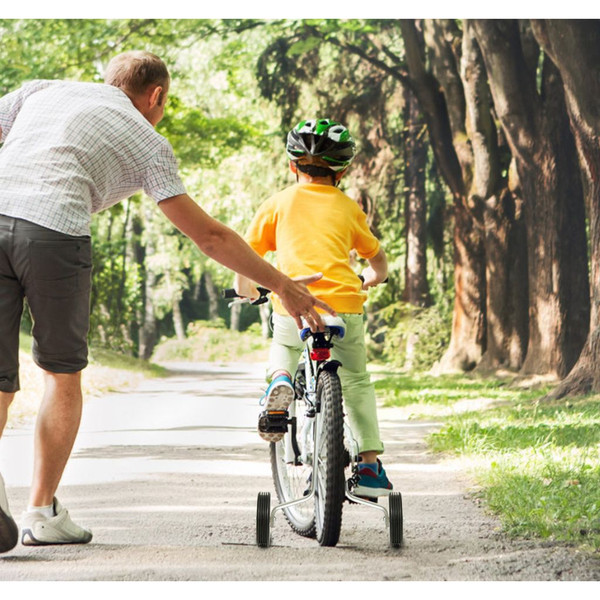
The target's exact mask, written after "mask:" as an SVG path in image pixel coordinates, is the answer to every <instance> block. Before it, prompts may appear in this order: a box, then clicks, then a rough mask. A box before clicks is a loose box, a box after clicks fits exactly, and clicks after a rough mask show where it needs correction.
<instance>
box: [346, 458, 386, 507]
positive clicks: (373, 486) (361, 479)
mask: <svg viewBox="0 0 600 600" xmlns="http://www.w3.org/2000/svg"><path fill="white" fill-rule="evenodd" d="M377 470H378V472H377V473H375V471H373V469H372V468H370V467H367V466H364V467H360V466H359V467H358V483H357V484H356V486H355V487H354V489H353V490H352V493H353V494H354V495H355V496H360V497H365V498H378V497H379V496H388V495H389V494H390V492H392V491H393V490H394V486H393V485H392V484H391V483H390V481H389V479H388V478H387V475H386V474H385V469H384V468H383V465H382V464H381V461H380V460H379V459H377Z"/></svg>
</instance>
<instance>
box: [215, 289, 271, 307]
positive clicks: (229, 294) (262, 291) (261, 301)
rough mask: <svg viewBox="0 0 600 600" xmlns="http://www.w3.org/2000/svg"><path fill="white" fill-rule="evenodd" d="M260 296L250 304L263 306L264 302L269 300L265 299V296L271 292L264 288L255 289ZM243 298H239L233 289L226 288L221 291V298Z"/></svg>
mask: <svg viewBox="0 0 600 600" xmlns="http://www.w3.org/2000/svg"><path fill="white" fill-rule="evenodd" d="M256 289H257V290H258V292H259V294H260V296H259V297H258V298H257V299H256V300H255V301H254V302H252V303H251V304H254V305H256V304H264V303H265V302H268V301H269V299H268V298H267V295H268V294H270V293H271V290H268V289H267V288H264V287H257V288H256ZM242 297H243V296H240V295H239V294H238V293H237V292H236V291H235V288H227V289H225V290H223V298H242Z"/></svg>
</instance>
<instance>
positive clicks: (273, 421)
mask: <svg viewBox="0 0 600 600" xmlns="http://www.w3.org/2000/svg"><path fill="white" fill-rule="evenodd" d="M293 399H294V386H293V385H292V380H291V379H290V378H289V377H288V376H287V375H279V376H278V377H275V379H273V381H271V385H269V387H268V388H267V391H266V392H265V395H264V396H263V397H262V398H261V399H260V404H261V405H264V406H265V410H264V411H263V412H262V413H261V414H260V416H259V418H258V434H259V435H260V437H261V438H262V439H263V440H265V441H267V442H278V441H280V440H281V438H283V436H284V434H285V432H286V431H287V416H288V415H287V409H288V407H289V405H290V404H291V403H292V400H293Z"/></svg>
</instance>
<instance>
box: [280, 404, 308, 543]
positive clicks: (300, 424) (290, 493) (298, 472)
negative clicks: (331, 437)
mask: <svg viewBox="0 0 600 600" xmlns="http://www.w3.org/2000/svg"><path fill="white" fill-rule="evenodd" d="M288 412H289V415H290V419H291V421H292V425H289V426H288V431H287V433H286V434H285V435H284V436H283V439H282V440H281V441H279V442H274V443H271V448H270V450H271V472H272V475H273V483H274V484H275V492H276V493H277V498H278V499H279V502H280V503H281V504H283V503H284V502H290V501H291V500H297V499H299V498H302V497H303V496H304V495H306V494H307V493H308V491H309V490H310V485H311V479H310V478H311V475H312V468H313V467H312V463H313V453H314V451H313V437H314V436H313V428H312V421H310V420H309V419H308V418H307V417H306V409H305V404H304V401H303V400H301V399H296V400H294V402H292V404H291V405H290V406H289V408H288ZM298 451H299V452H300V456H297V453H298ZM283 513H284V515H285V517H286V519H287V521H288V523H289V524H290V526H291V528H292V529H293V530H294V531H295V532H296V533H298V534H299V535H302V536H304V537H314V536H315V511H314V504H313V503H312V502H311V501H307V502H302V503H300V504H296V505H294V506H289V507H287V508H284V509H283Z"/></svg>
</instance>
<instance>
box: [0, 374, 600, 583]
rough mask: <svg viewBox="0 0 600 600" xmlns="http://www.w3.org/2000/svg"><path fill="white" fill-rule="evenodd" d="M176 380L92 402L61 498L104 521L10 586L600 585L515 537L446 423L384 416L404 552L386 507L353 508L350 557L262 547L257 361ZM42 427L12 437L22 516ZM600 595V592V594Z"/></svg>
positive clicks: (16, 506)
mask: <svg viewBox="0 0 600 600" xmlns="http://www.w3.org/2000/svg"><path fill="white" fill-rule="evenodd" d="M174 369H175V370H174V371H173V373H172V375H171V376H170V377H168V378H165V379H154V380H149V381H145V382H144V383H143V384H142V385H141V386H140V387H139V388H138V389H137V390H135V391H131V392H127V393H121V394H112V395H109V396H106V397H103V398H95V399H92V400H90V401H89V402H87V403H86V405H85V408H84V417H83V423H82V427H81V430H80V434H79V437H78V440H77V444H76V448H75V450H74V453H73V456H72V459H71V461H70V462H69V465H68V467H67V471H66V473H65V476H64V479H63V482H62V485H61V488H60V489H59V494H58V496H59V498H60V499H61V501H62V502H63V504H65V505H66V506H67V507H68V508H69V510H70V512H71V514H72V516H73V517H74V519H75V520H77V521H79V522H81V523H82V524H85V525H87V526H89V527H90V528H91V529H92V530H93V532H94V540H93V542H92V543H91V544H89V545H87V546H64V547H61V546H48V547H42V548H26V547H23V546H21V545H19V546H17V547H16V548H15V549H14V550H12V551H11V552H9V553H6V554H2V555H0V581H16V580H30V581H34V580H58V581H66V580H77V581H86V580H87V581H97V580H117V581H122V580H130V581H151V580H177V581H185V580H188V581H230V582H232V581H240V580H241V581H256V582H260V581H268V580H271V581H281V580H332V581H367V580H375V581H445V580H446V581H448V580H450V581H489V580H495V581H497V580H518V581H528V580H534V581H558V580H580V581H583V580H586V581H591V582H597V581H599V580H600V563H599V562H598V561H594V560H591V559H590V558H587V557H585V556H584V555H580V554H578V553H576V552H574V551H573V550H571V549H568V548H564V547H562V546H560V545H557V544H553V543H549V542H548V543H543V544H536V543H533V542H527V541H519V542H514V541H509V540H507V539H506V538H505V537H504V536H503V535H501V534H500V533H499V529H498V523H497V521H496V520H494V519H493V518H491V517H489V516H487V515H486V514H485V513H484V512H483V511H482V510H481V509H480V508H478V507H477V506H476V504H475V503H474V502H472V500H471V499H470V498H469V496H468V495H467V489H468V487H469V485H470V482H469V480H468V478H467V477H466V475H465V474H464V473H462V472H461V471H460V470H459V468H458V466H457V465H456V464H455V463H452V462H444V461H441V460H439V459H436V458H435V457H433V456H432V455H431V454H430V453H429V452H428V451H427V449H426V446H425V444H424V435H425V434H426V433H427V432H429V431H432V430H434V429H435V428H436V427H437V424H436V423H432V422H420V421H405V420H402V418H401V417H400V413H399V412H398V411H397V410H394V409H382V410H381V412H380V422H381V428H382V435H383V438H384V441H385V443H386V454H385V457H384V458H385V465H386V469H387V471H388V473H389V476H390V479H391V480H392V481H393V482H394V483H395V485H396V488H397V489H398V490H399V491H401V492H402V494H403V501H404V518H405V540H406V544H405V546H404V547H403V548H402V549H400V550H394V549H392V548H390V547H389V543H388V533H387V530H386V529H385V527H384V522H383V519H382V517H381V513H380V512H379V511H376V510H370V509H368V508H364V507H360V506H356V505H352V506H349V505H345V509H344V520H343V526H342V535H341V538H340V542H339V544H338V546H337V547H336V548H321V547H319V546H318V544H317V543H316V542H315V541H314V540H310V539H304V538H301V537H299V536H297V535H295V534H293V533H292V531H291V530H290V529H289V527H288V525H287V523H286V522H285V519H284V517H283V516H282V515H281V513H279V514H278V516H277V518H276V522H275V526H274V529H273V546H272V547H271V548H269V549H259V548H257V547H256V545H255V512H256V496H257V494H258V492H260V491H271V492H272V493H273V497H274V492H273V488H272V483H271V479H270V469H269V465H268V448H267V446H266V444H264V443H263V442H262V441H261V440H260V438H259V437H258V435H257V434H256V433H255V423H256V414H257V402H256V398H257V397H258V396H259V394H260V393H261V390H262V388H263V383H262V367H261V366H257V365H223V366H218V365H205V364H200V365H194V366H190V365H175V366H174ZM31 442H32V432H31V430H30V429H19V430H8V431H7V432H6V434H5V437H4V439H3V440H2V441H1V442H0V471H1V472H2V473H3V475H4V478H5V481H6V484H7V489H8V494H9V499H10V502H11V509H12V511H13V513H14V514H15V516H16V517H17V520H19V515H20V513H21V511H22V510H23V508H24V507H25V504H26V499H27V486H28V484H29V481H30V477H31ZM595 589H596V588H595Z"/></svg>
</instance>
